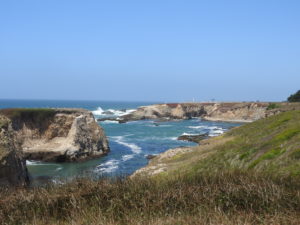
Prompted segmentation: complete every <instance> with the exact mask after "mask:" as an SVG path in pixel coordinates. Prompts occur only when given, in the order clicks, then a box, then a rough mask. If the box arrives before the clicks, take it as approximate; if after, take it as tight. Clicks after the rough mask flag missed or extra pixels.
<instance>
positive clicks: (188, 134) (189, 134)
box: [181, 132, 199, 136]
mask: <svg viewBox="0 0 300 225" xmlns="http://www.w3.org/2000/svg"><path fill="white" fill-rule="evenodd" d="M183 135H187V136H195V135H199V134H191V133H185V132H184V133H182V134H181V136H183Z"/></svg>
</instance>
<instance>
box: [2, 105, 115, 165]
mask: <svg viewBox="0 0 300 225" xmlns="http://www.w3.org/2000/svg"><path fill="white" fill-rule="evenodd" d="M1 113H2V114H3V115H6V117H7V118H10V120H11V122H12V129H13V130H14V133H15V138H16V140H17V142H18V143H19V145H20V147H21V150H22V152H23V154H24V158H25V159H32V160H42V161H56V162H66V161H81V160H85V159H89V158H94V157H99V156H102V155H104V154H106V153H107V152H108V151H109V146H108V141H107V138H106V136H105V134H104V131H103V129H102V128H101V127H100V126H99V125H98V124H97V122H96V121H95V118H94V116H93V114H92V113H91V112H89V111H87V110H84V109H7V110H2V111H1Z"/></svg>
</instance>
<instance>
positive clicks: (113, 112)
mask: <svg viewBox="0 0 300 225" xmlns="http://www.w3.org/2000/svg"><path fill="white" fill-rule="evenodd" d="M134 111H136V110H135V109H125V110H118V109H107V110H103V109H102V108H101V107H98V108H97V109H96V110H94V111H92V113H93V114H94V115H95V116H114V117H116V116H125V115H127V114H130V113H132V112H134Z"/></svg>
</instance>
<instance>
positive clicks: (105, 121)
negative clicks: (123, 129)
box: [101, 120, 119, 124]
mask: <svg viewBox="0 0 300 225" xmlns="http://www.w3.org/2000/svg"><path fill="white" fill-rule="evenodd" d="M101 123H114V124H116V123H119V122H118V121H115V120H104V121H101Z"/></svg>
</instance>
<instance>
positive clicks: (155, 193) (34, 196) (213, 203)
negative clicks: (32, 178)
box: [0, 171, 300, 225]
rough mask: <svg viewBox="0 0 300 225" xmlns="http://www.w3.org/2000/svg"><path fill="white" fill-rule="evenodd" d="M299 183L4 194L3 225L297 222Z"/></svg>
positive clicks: (212, 181) (192, 183) (262, 179)
mask: <svg viewBox="0 0 300 225" xmlns="http://www.w3.org/2000/svg"><path fill="white" fill-rule="evenodd" d="M299 188H300V183H299V180H298V179H291V178H290V177H280V178H279V177H277V178H275V177H272V176H269V175H264V174H260V173H254V172H241V171H230V172H229V171H227V172H221V173H211V174H210V175H209V176H208V175H207V174H203V173H199V174H195V175H194V176H192V177H187V176H177V177H176V179H174V178H173V179H172V178H169V179H166V180H164V181H163V182H161V180H156V179H144V178H136V179H132V180H131V179H123V180H122V179H119V180H108V179H102V180H100V181H92V180H77V181H74V182H72V183H68V184H65V185H61V186H52V187H44V188H36V189H29V190H26V189H20V190H16V191H11V190H2V191H1V192H0V193H1V200H0V221H1V223H2V224H164V225H165V224H299V222H300V193H299Z"/></svg>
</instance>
